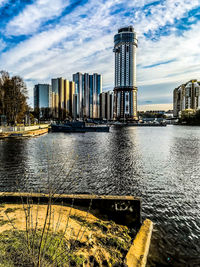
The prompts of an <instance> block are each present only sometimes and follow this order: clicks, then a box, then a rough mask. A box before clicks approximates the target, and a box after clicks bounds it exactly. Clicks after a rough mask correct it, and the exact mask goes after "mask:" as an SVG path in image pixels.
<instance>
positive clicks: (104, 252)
mask: <svg viewBox="0 0 200 267" xmlns="http://www.w3.org/2000/svg"><path fill="white" fill-rule="evenodd" d="M46 211H47V205H37V204H31V205H22V204H1V205H0V234H3V233H4V232H6V231H13V230H16V229H17V230H19V231H25V230H26V228H27V225H28V228H29V229H37V230H38V229H42V227H43V225H44V222H45V217H46V216H45V215H46ZM27 215H29V216H28V218H29V219H28V220H27V219H26V218H27ZM47 228H49V231H51V232H53V233H55V232H59V233H63V235H64V237H65V240H66V241H71V240H76V241H77V242H76V244H78V247H77V248H76V254H77V255H82V256H83V257H84V259H85V264H83V265H79V266H113V265H114V263H122V262H123V260H124V258H125V255H126V254H127V252H128V249H129V248H130V245H131V237H130V235H129V229H128V228H127V227H126V226H121V225H117V224H115V223H114V222H112V221H103V220H100V219H98V218H97V217H95V216H94V215H92V214H91V213H89V212H87V211H83V210H79V209H76V208H72V207H67V206H62V205H52V206H51V210H50V213H49V216H48V219H47ZM91 262H93V263H94V262H95V263H96V265H95V264H90V263H91ZM77 266H78V265H77Z"/></svg>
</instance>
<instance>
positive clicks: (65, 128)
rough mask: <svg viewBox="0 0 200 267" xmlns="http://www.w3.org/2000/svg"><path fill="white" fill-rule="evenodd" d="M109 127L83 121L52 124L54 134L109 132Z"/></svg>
mask: <svg viewBox="0 0 200 267" xmlns="http://www.w3.org/2000/svg"><path fill="white" fill-rule="evenodd" d="M109 129H110V127H109V126H103V125H92V124H86V123H85V122H82V121H73V122H66V123H62V124H51V130H52V131H53V132H66V133H85V132H109Z"/></svg>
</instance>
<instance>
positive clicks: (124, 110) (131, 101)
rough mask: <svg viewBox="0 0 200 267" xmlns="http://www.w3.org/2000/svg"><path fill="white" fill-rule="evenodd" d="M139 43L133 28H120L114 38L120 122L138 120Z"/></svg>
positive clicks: (118, 117) (115, 97)
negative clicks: (137, 72) (137, 75)
mask: <svg viewBox="0 0 200 267" xmlns="http://www.w3.org/2000/svg"><path fill="white" fill-rule="evenodd" d="M137 43H138V40H137V35H136V32H135V31H134V29H133V27H132V26H129V27H124V28H120V29H119V30H118V33H117V34H115V36H114V49H113V52H114V53H115V87H114V101H115V103H114V117H115V119H118V120H124V119H127V120H135V119H137V87H136V49H137V47H138V44H137Z"/></svg>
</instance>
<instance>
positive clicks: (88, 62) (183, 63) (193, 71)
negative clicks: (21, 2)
mask: <svg viewBox="0 0 200 267" xmlns="http://www.w3.org/2000/svg"><path fill="white" fill-rule="evenodd" d="M56 2H57V3H58V6H57V9H56V10H53V6H55V5H56V4H55V1H50V0H43V1H41V0H40V1H37V2H36V3H35V4H33V5H30V6H28V7H27V8H26V9H25V10H24V11H23V12H22V13H21V14H20V15H19V16H18V17H16V18H14V20H12V21H11V22H10V23H9V24H8V26H7V28H8V29H9V32H12V30H13V29H14V28H15V29H16V31H15V34H16V35H17V34H22V33H24V34H25V33H32V32H33V31H35V30H36V29H37V28H38V27H39V25H40V24H41V22H42V21H44V20H47V19H49V18H50V17H54V16H57V15H58V14H60V13H61V11H62V10H63V8H64V4H63V1H61V0H56ZM104 2H105V1H101V0H99V1H96V0H90V1H88V2H87V3H86V4H85V5H83V6H79V7H77V8H75V9H74V11H72V12H71V13H70V15H67V16H65V17H63V18H62V20H61V21H60V22H59V24H57V25H55V27H54V28H51V29H49V30H46V31H42V32H40V33H35V34H34V35H33V36H32V37H30V38H29V39H28V40H25V41H23V42H22V43H19V44H18V45H17V46H16V47H15V48H13V49H12V50H10V51H8V52H6V53H4V55H2V57H1V58H0V62H1V63H0V68H2V67H4V68H6V69H7V70H10V71H12V72H16V73H19V74H20V75H22V76H23V77H24V78H25V79H32V80H33V81H34V80H35V82H50V78H51V77H58V76H63V77H66V78H68V79H71V74H72V73H74V72H77V71H82V72H99V73H102V74H103V82H104V86H105V88H110V89H112V88H113V86H114V56H113V52H112V47H113V35H114V34H115V33H116V31H117V29H118V28H119V27H121V26H123V25H129V24H130V23H132V24H133V25H134V28H135V30H136V31H137V32H138V39H139V48H138V51H137V63H138V64H139V67H138V69H137V73H138V75H137V77H138V86H139V90H140V88H141V87H142V86H144V85H149V86H151V88H152V86H153V85H154V84H161V87H160V91H157V92H156V94H157V97H162V96H163V97H164V98H169V95H170V94H171V90H172V89H173V88H169V89H168V93H166V90H167V89H165V90H164V91H163V89H162V88H163V87H162V84H164V83H165V84H170V83H176V82H177V83H178V84H179V83H182V82H185V81H187V80H189V79H191V78H199V76H198V75H199V73H200V65H199V60H200V54H199V47H200V40H199V34H200V27H199V26H200V23H198V24H196V25H194V26H193V27H192V28H191V29H190V30H188V31H187V32H184V33H183V34H182V35H181V36H178V35H176V33H175V31H173V28H172V32H171V34H170V35H169V36H162V37H161V38H160V39H159V40H158V41H156V42H155V41H151V40H147V39H145V37H144V35H143V34H144V32H147V31H148V30H149V29H151V30H152V31H155V30H156V29H159V27H162V26H165V25H166V24H167V23H172V24H173V22H174V20H175V19H180V18H182V17H184V16H186V13H187V12H188V11H189V10H191V9H192V8H194V7H196V6H197V5H198V3H199V1H197V0H193V1H188V0H181V1H177V0H174V1H172V0H167V1H165V2H164V3H165V4H159V5H156V6H149V7H148V11H149V15H148V16H146V15H145V14H144V12H143V10H142V8H141V7H142V6H143V5H145V4H148V3H151V2H154V1H144V0H143V1H137V0H135V1H127V2H126V3H125V1H124V0H117V1H116V0H108V1H107V2H105V3H104ZM48 3H49V5H50V6H49V9H48V8H47V4H48ZM64 3H65V4H66V3H67V1H66V2H64ZM116 4H119V5H123V4H127V10H126V11H129V12H132V11H133V8H135V7H137V9H136V11H134V12H132V13H133V15H132V16H131V17H126V16H124V15H123V14H124V12H125V11H123V9H122V10H121V11H119V13H118V14H117V13H116V14H114V15H110V14H111V12H112V11H113V10H114V9H115V7H116ZM42 6H43V8H42ZM39 7H41V8H39ZM47 9H48V10H47ZM37 10H38V12H39V14H36V13H37V12H36V11H37ZM24 14H25V16H24V17H25V20H24V21H23V15H24ZM31 14H32V15H31ZM81 15H87V16H84V17H82V18H80V16H81ZM29 16H31V18H29ZM40 30H41V29H40ZM109 31H110V32H109ZM86 38H87V40H86ZM171 60H174V61H173V62H171V63H168V64H162V65H159V66H157V67H153V68H144V66H148V65H153V64H157V63H162V62H167V61H171ZM32 84H33V82H29V86H30V87H29V89H30V90H32ZM178 84H177V85H178ZM169 86H170V85H169ZM152 92H153V90H152ZM152 92H151V94H152ZM145 97H146V98H148V97H150V96H149V94H148V92H147V91H146V92H145V93H144V100H145Z"/></svg>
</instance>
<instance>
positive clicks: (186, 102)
mask: <svg viewBox="0 0 200 267" xmlns="http://www.w3.org/2000/svg"><path fill="white" fill-rule="evenodd" d="M173 109H174V116H175V117H178V116H179V115H180V114H181V111H183V110H186V109H193V110H197V109H200V81H197V80H190V81H189V82H187V83H185V84H181V85H180V86H179V87H177V88H175V89H174V92H173Z"/></svg>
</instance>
